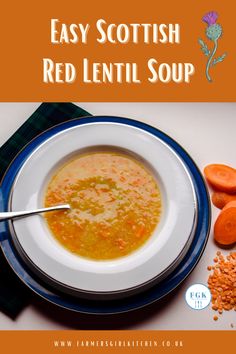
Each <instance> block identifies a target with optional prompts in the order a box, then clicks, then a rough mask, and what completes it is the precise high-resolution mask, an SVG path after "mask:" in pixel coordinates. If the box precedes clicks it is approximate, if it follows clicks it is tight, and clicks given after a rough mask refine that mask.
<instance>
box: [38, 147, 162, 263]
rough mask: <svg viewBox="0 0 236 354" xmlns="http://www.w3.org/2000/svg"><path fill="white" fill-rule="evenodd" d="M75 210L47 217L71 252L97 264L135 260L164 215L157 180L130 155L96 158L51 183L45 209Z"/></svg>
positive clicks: (84, 159)
mask: <svg viewBox="0 0 236 354" xmlns="http://www.w3.org/2000/svg"><path fill="white" fill-rule="evenodd" d="M64 203H68V204H70V205H71V210H69V211H65V212H62V211H60V212H53V213H48V214H47V215H45V218H46V220H47V223H48V226H49V228H50V230H51V232H52V234H53V235H54V237H55V238H56V239H57V240H58V241H59V243H60V244H61V245H63V246H64V247H65V248H66V249H67V250H69V251H71V252H72V253H74V254H77V255H80V256H82V257H86V258H90V259H94V260H109V259H115V258H119V257H122V256H125V255H128V254H130V253H131V252H133V251H135V250H136V249H138V248H139V247H140V246H142V245H143V244H144V243H145V242H146V241H147V239H148V238H149V237H150V236H151V235H152V233H153V231H154V229H155V228H156V226H157V224H158V222H159V219H160V213H161V197H160V191H159V188H158V185H157V183H156V181H155V179H154V177H153V175H152V174H151V173H150V172H149V171H148V170H147V169H146V168H145V167H144V166H143V165H142V164H141V163H140V162H139V161H137V160H135V159H134V158H132V157H130V156H129V155H125V154H119V153H113V152H96V153H89V154H85V155H80V156H78V157H77V158H75V159H74V160H72V161H70V162H68V163H67V164H65V165H64V166H62V167H61V168H60V169H59V170H58V171H57V172H56V173H55V175H54V176H53V178H52V179H51V181H50V182H49V185H48V188H47V190H46V196H45V206H46V207H47V206H52V205H57V204H64Z"/></svg>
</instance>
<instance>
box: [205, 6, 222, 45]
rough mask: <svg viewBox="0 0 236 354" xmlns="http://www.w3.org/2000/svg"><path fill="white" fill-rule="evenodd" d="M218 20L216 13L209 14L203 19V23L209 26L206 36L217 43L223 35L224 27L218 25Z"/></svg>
mask: <svg viewBox="0 0 236 354" xmlns="http://www.w3.org/2000/svg"><path fill="white" fill-rule="evenodd" d="M217 19H218V14H217V12H215V11H211V12H208V13H207V14H205V15H204V16H203V18H202V21H204V22H206V23H207V25H208V27H207V29H206V35H207V37H208V38H209V39H210V40H212V41H216V40H217V39H219V38H220V37H221V35H222V27H221V25H219V24H218V23H216V21H217Z"/></svg>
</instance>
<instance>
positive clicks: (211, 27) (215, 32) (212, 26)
mask: <svg viewBox="0 0 236 354" xmlns="http://www.w3.org/2000/svg"><path fill="white" fill-rule="evenodd" d="M217 19H218V14H217V12H215V11H210V12H208V13H207V14H205V15H204V16H203V18H202V21H203V22H205V23H206V24H207V28H206V36H207V38H208V39H209V40H211V41H213V43H214V47H213V49H212V51H210V50H209V49H208V47H207V44H206V43H204V41H203V40H202V39H199V40H198V42H199V44H200V45H201V49H202V51H203V53H204V54H205V55H206V56H207V57H208V61H207V64H206V77H207V80H208V81H209V82H211V81H212V79H211V77H210V75H209V69H210V67H212V66H214V65H216V64H217V63H219V62H222V61H223V60H224V58H225V57H226V53H224V54H223V55H221V56H220V57H218V58H215V59H213V57H214V55H215V53H216V51H217V47H218V39H219V38H220V37H221V36H222V33H223V31H222V27H221V25H220V24H218V23H216V22H217ZM212 59H213V61H212Z"/></svg>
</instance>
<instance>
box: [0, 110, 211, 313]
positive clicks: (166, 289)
mask: <svg viewBox="0 0 236 354" xmlns="http://www.w3.org/2000/svg"><path fill="white" fill-rule="evenodd" d="M97 122H108V123H119V124H124V125H128V126H133V127H136V128H139V129H142V130H144V131H147V132H148V133H150V134H152V135H154V136H156V137H158V138H159V139H161V140H162V141H164V142H165V143H166V144H168V145H169V146H170V147H171V148H172V149H173V150H174V151H175V152H176V153H177V154H178V155H179V157H180V158H182V160H183V162H184V163H185V165H186V167H187V168H188V171H189V173H190V176H191V178H192V182H193V185H194V188H195V192H196V197H197V208H198V224H197V227H196V232H195V236H194V238H193V241H192V243H191V246H190V248H189V250H188V252H187V254H186V256H185V257H184V259H183V260H182V261H181V262H180V264H179V265H178V266H177V268H176V269H175V270H174V272H173V273H171V274H170V275H169V276H168V277H167V278H165V279H164V280H163V281H161V282H160V283H158V284H157V285H154V286H153V287H152V288H150V289H149V290H145V291H144V292H140V293H139V294H137V295H133V296H131V297H127V298H122V299H119V300H110V301H102V300H99V301H94V300H84V299H79V298H74V297H71V296H68V295H65V294H62V293H59V292H56V291H55V290H54V289H53V290H52V289H50V287H49V286H48V285H45V284H44V283H43V282H42V281H41V280H39V279H37V277H36V276H35V275H34V274H32V272H31V271H30V270H29V269H28V267H27V266H26V265H25V263H24V262H23V261H22V259H21V258H20V257H19V255H18V253H17V251H16V250H15V247H14V245H13V242H12V239H11V236H10V230H9V226H8V223H7V222H1V223H0V244H1V248H2V251H3V253H4V255H5V257H6V260H7V261H8V263H9V265H10V266H11V268H12V269H13V271H14V272H15V273H16V275H17V276H18V277H19V278H20V279H21V280H22V281H23V282H24V283H25V285H27V286H28V287H29V288H30V289H31V290H32V291H33V292H35V293H36V294H38V295H39V296H40V297H42V298H44V299H45V300H47V301H49V302H51V303H53V304H55V305H58V306H60V307H63V308H65V309H68V310H72V311H76V312H81V313H88V314H101V315H102V314H115V313H122V312H128V311H132V310H136V309H139V308H141V307H144V306H147V305H150V304H151V303H153V302H155V301H157V300H160V299H161V298H163V297H164V296H166V295H167V294H169V293H170V292H171V291H173V290H174V289H175V288H176V287H178V286H179V285H180V284H181V283H182V282H183V281H184V279H185V278H186V277H187V276H188V275H189V274H190V273H191V272H192V270H193V269H194V268H195V267H196V265H197V263H198V261H199V260H200V258H201V255H202V253H203V251H204V249H205V246H206V243H207V240H208V236H209V231H210V221H211V210H210V203H209V194H208V190H207V187H206V184H205V181H204V179H203V177H202V175H201V173H200V171H199V169H198V167H197V166H196V164H195V162H194V161H193V160H192V158H191V157H190V156H189V154H188V153H187V152H186V151H185V150H184V149H183V148H182V147H181V146H180V145H179V144H178V143H177V142H176V141H175V140H173V139H172V138H171V137H169V136H168V135H166V134H165V133H163V132H162V131H160V130H158V129H157V128H154V127H152V126H150V125H147V124H145V123H142V122H139V121H135V120H132V119H128V118H123V117H110V116H93V117H84V118H77V119H73V120H71V121H68V122H65V123H61V124H58V125H56V126H55V127H53V128H50V129H49V130H47V131H45V132H43V133H42V134H40V135H38V136H37V137H36V138H34V139H33V140H32V141H31V142H29V143H28V144H27V145H26V146H25V147H24V148H23V149H22V150H21V151H20V152H19V154H18V155H17V156H16V157H15V159H14V160H13V162H12V163H11V165H10V166H9V168H8V170H7V171H6V173H5V175H4V177H3V179H2V182H1V188H0V210H1V211H5V210H7V208H8V200H9V196H10V192H11V188H12V185H13V183H14V180H15V178H16V176H17V174H18V171H19V170H20V168H21V166H22V165H23V163H24V161H25V160H26V159H27V157H28V156H29V154H31V153H32V151H33V150H34V149H36V148H37V147H38V146H39V145H40V144H42V143H43V142H45V141H46V140H47V139H49V138H51V137H52V136H54V135H55V134H57V133H59V132H61V131H63V130H66V129H68V128H71V127H74V126H79V125H84V124H91V123H97Z"/></svg>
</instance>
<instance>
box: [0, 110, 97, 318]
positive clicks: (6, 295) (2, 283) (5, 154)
mask: <svg viewBox="0 0 236 354" xmlns="http://www.w3.org/2000/svg"><path fill="white" fill-rule="evenodd" d="M89 115H90V113H88V112H86V111H85V110H83V109H82V108H80V107H78V106H76V105H74V104H72V103H43V104H41V105H40V106H39V108H38V109H37V110H36V111H35V112H34V113H33V114H32V115H31V116H30V117H29V119H28V120H27V121H26V122H25V123H24V124H23V125H22V126H21V127H20V128H19V129H18V130H17V131H16V132H15V134H13V135H12V136H11V138H10V139H9V140H8V141H7V142H6V143H5V144H4V145H3V146H2V147H1V148H0V180H1V179H2V177H3V175H4V173H5V171H6V169H7V167H8V166H9V164H10V163H11V162H12V160H13V159H14V157H15V156H16V155H17V154H18V152H19V151H20V150H21V149H22V148H23V147H24V146H25V145H26V144H27V143H28V142H30V141H31V140H32V139H33V138H35V137H36V136H37V135H38V134H40V133H42V132H44V131H45V130H47V129H49V128H52V127H53V126H55V125H57V124H59V123H63V122H66V121H68V120H71V119H73V118H77V117H84V116H89ZM31 296H32V295H31V292H30V291H29V290H28V288H27V287H26V286H25V285H24V284H23V283H22V282H21V281H20V280H19V279H18V277H17V276H16V275H15V274H14V273H13V271H12V270H11V268H10V267H9V265H8V264H7V262H6V260H5V258H4V256H3V254H2V251H0V311H2V312H4V313H5V314H7V315H8V316H9V317H11V318H13V319H14V318H15V317H16V316H17V315H18V314H19V312H20V311H21V310H22V309H23V308H24V307H25V306H26V305H27V304H28V303H29V302H30V298H31Z"/></svg>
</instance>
